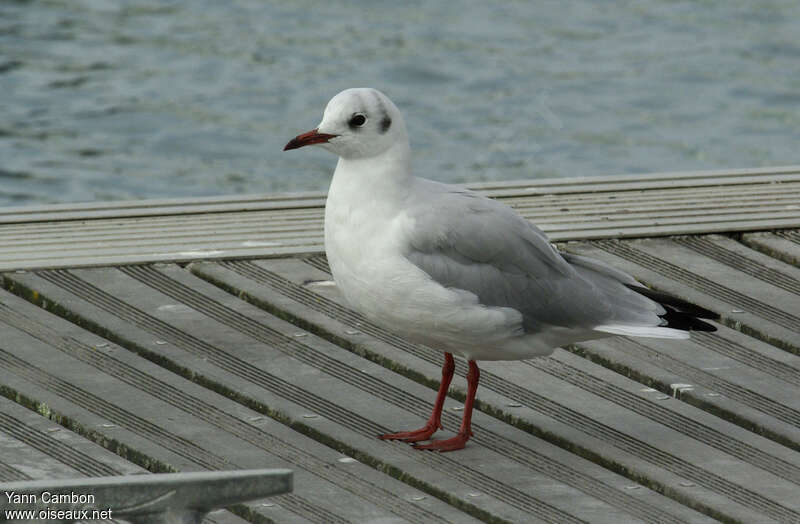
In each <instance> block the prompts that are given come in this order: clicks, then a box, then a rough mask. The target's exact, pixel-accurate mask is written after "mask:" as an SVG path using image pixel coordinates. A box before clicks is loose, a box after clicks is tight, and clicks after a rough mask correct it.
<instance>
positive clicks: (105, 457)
mask: <svg viewBox="0 0 800 524" xmlns="http://www.w3.org/2000/svg"><path fill="white" fill-rule="evenodd" d="M0 473H4V474H0V491H2V492H3V493H2V494H0V495H2V497H3V498H2V500H0V507H2V508H3V509H21V508H20V507H18V506H17V505H9V504H8V497H7V496H5V493H9V492H10V491H11V490H14V491H19V490H18V489H17V488H15V487H13V486H12V484H13V483H14V482H16V481H22V480H32V479H42V480H44V479H47V481H49V482H52V481H53V480H55V479H74V478H75V477H77V476H86V477H98V476H103V475H128V476H129V477H130V476H131V475H136V476H137V478H142V477H140V475H142V474H143V473H148V471H147V470H144V469H142V468H141V467H139V466H137V465H135V464H133V463H131V462H128V461H127V460H125V459H123V458H122V457H120V456H118V455H116V454H114V453H112V452H111V451H108V450H106V449H105V448H103V447H101V446H99V445H97V444H95V443H94V442H91V441H89V440H87V439H85V438H84V437H82V436H80V435H77V434H76V433H73V432H72V431H70V430H69V429H67V428H64V427H63V426H60V425H58V424H56V423H54V422H52V421H51V420H49V419H48V418H45V417H43V416H42V415H40V414H39V413H37V412H35V411H31V410H30V409H26V408H24V407H22V406H20V405H18V404H16V403H15V402H12V401H10V400H8V399H6V398H2V397H0ZM77 493H81V491H80V490H78V491H77ZM49 520H53V519H49ZM104 522H106V521H104ZM107 522H110V521H107ZM205 522H208V523H216V524H243V523H244V522H246V521H245V520H243V519H241V518H239V517H237V516H236V515H233V514H232V513H230V512H229V511H225V510H221V511H214V512H212V514H211V515H210V516H209V517H207V518H206V519H205Z"/></svg>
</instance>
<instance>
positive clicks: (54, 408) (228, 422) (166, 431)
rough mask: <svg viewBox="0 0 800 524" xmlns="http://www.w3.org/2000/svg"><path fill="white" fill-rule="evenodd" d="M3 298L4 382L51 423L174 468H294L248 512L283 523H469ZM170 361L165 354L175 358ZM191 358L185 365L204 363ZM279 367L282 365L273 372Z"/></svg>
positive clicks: (150, 343) (0, 347)
mask: <svg viewBox="0 0 800 524" xmlns="http://www.w3.org/2000/svg"><path fill="white" fill-rule="evenodd" d="M133 291H134V292H135V290H133ZM2 295H3V298H2V300H3V303H4V304H5V305H4V306H3V307H2V308H0V318H2V327H3V334H4V337H3V341H2V342H0V361H2V365H0V383H2V384H3V385H4V386H5V387H6V388H8V389H9V390H11V391H14V392H17V393H19V394H22V395H25V396H26V397H28V398H32V399H35V400H36V401H38V402H42V403H44V404H45V405H47V406H48V409H49V410H51V412H52V413H53V414H54V416H58V417H59V418H61V419H62V420H65V421H66V422H68V423H70V424H77V425H79V426H80V427H82V428H86V430H87V431H89V430H91V431H92V432H97V433H98V434H100V435H102V438H103V439H104V440H105V439H108V440H110V441H117V442H120V443H122V445H123V446H124V447H125V448H127V449H129V450H132V451H133V452H134V453H135V455H137V456H139V457H141V459H142V460H145V461H147V462H150V463H154V464H156V465H157V464H162V465H166V464H169V465H171V466H173V467H175V468H177V469H179V470H181V471H198V470H207V469H210V470H226V469H236V468H239V469H249V468H253V467H279V468H289V469H292V470H294V471H295V483H296V484H295V486H296V488H295V492H294V493H293V494H291V495H282V496H279V497H275V498H274V499H273V500H271V501H270V502H274V503H275V506H270V505H262V504H260V503H255V504H247V506H248V508H250V510H251V511H255V512H257V513H259V514H262V516H263V517H266V518H274V519H275V520H276V521H279V522H292V521H299V520H302V519H309V518H312V519H315V520H322V521H327V522H341V521H343V520H345V521H347V520H350V521H365V520H369V519H379V518H389V517H392V516H395V517H397V516H399V517H400V518H406V519H407V520H412V521H415V520H416V521H423V520H426V521H429V522H437V521H443V520H464V521H469V520H470V519H469V517H468V516H467V515H465V514H463V513H461V512H460V511H457V510H455V509H453V508H450V507H449V506H446V505H443V504H442V503H441V502H439V501H438V500H436V499H433V498H432V497H426V498H424V499H421V500H419V501H417V500H416V497H424V496H425V494H424V493H421V492H420V491H418V490H415V489H413V488H411V487H410V486H407V485H404V484H401V483H399V482H398V481H396V480H395V479H393V478H391V477H389V476H387V475H383V474H381V473H379V472H377V471H376V470H374V469H371V468H369V467H367V466H366V465H364V464H361V463H359V462H358V461H350V460H349V459H348V458H347V457H346V456H344V455H342V454H341V453H340V452H337V451H334V450H333V449H330V448H328V447H326V446H324V445H322V444H319V443H317V442H315V441H314V440H312V439H310V438H308V437H306V436H304V435H302V434H300V433H297V432H294V431H293V430H292V429H290V428H289V427H287V426H286V425H284V424H281V423H278V422H276V421H275V420H273V419H271V418H269V417H268V416H265V415H264V414H263V413H259V412H256V411H253V410H251V409H248V408H246V407H245V406H243V405H241V404H237V403H235V402H233V401H231V400H228V399H226V398H225V397H223V396H221V395H219V394H217V393H215V392H213V391H211V390H209V389H206V388H204V387H202V386H200V385H197V384H195V383H193V382H190V381H188V380H186V379H184V378H181V377H180V376H179V375H177V374H175V373H172V372H170V371H168V370H167V369H165V368H163V367H159V366H157V365H155V364H153V363H151V362H149V361H147V360H145V359H143V358H141V357H139V356H138V355H136V354H135V353H132V352H129V351H126V350H124V349H122V348H120V347H119V346H116V345H115V344H113V343H109V342H108V341H107V340H104V339H102V338H100V337H98V336H97V335H93V334H90V333H88V332H86V331H84V330H82V329H80V328H78V327H77V326H75V325H74V324H70V323H69V322H66V321H64V320H61V319H59V318H57V317H54V316H53V315H51V314H48V313H45V312H44V311H43V310H41V309H39V308H37V307H36V306H34V305H32V304H30V303H27V302H25V301H23V300H22V299H20V298H18V297H13V296H8V294H7V293H3V294H2ZM60 298H61V297H59V298H58V299H56V300H57V302H55V303H58V304H59V305H60V306H63V305H64V304H65V303H67V302H68V301H70V300H72V299H66V297H64V298H65V300H60ZM161 300H162V301H163V298H162V299H161ZM161 303H162V304H163V302H161ZM9 304H10V305H11V306H10V307H9V306H8V305H9ZM168 305H169V304H168ZM155 309H157V308H155ZM186 309H189V308H185V309H184V310H182V309H181V308H165V309H161V310H160V311H157V312H156V311H154V313H155V314H157V315H159V316H167V317H170V316H171V317H177V318H187V317H189V315H187V311H186ZM141 314H142V313H136V315H141ZM137 318H138V317H137ZM148 318H151V317H148ZM117 322H118V323H117V325H113V324H112V325H110V326H107V327H109V328H113V329H111V330H110V331H109V332H108V334H109V336H112V335H113V336H122V337H127V336H128V335H129V334H130V333H129V332H126V331H125V330H123V329H119V328H120V327H122V326H120V324H119V321H117ZM153 322H154V321H153ZM123 325H124V324H123ZM141 333H142V335H143V338H140V339H135V338H134V339H133V341H135V342H136V343H137V344H138V345H139V346H140V347H139V348H138V349H140V350H144V351H158V350H160V349H162V348H163V349H166V348H169V347H170V344H169V342H168V343H167V344H162V343H161V342H167V341H165V340H163V339H162V338H159V336H158V335H157V334H153V333H149V332H146V331H141ZM222 334H223V333H220V335H222ZM183 336H187V335H183ZM98 345H99V346H100V347H98ZM250 346H251V348H250V349H251V350H252V351H254V352H256V353H258V354H259V355H260V356H263V349H262V348H263V345H261V344H259V343H258V342H254V341H252V342H250ZM133 349H137V347H133ZM230 349H231V350H234V351H235V350H238V349H239V347H238V346H235V347H231V348H230ZM164 353H165V356H167V357H168V356H169V354H170V352H169V351H166V352H164ZM189 356H190V358H189V360H188V361H187V362H183V363H182V364H190V363H191V362H193V361H197V360H199V359H197V358H196V357H192V356H191V355H189ZM166 363H167V361H162V364H166ZM273 365H275V362H274V361H273V362H270V364H269V365H268V366H267V367H268V368H269V367H271V366H273ZM167 367H169V366H167ZM202 375H203V374H202V373H200V374H199V375H198V376H202ZM212 378H213V377H212ZM229 387H230V388H231V390H235V391H237V392H245V391H247V390H248V387H247V384H246V383H237V384H230V385H229ZM252 401H253V403H254V405H262V406H263V405H266V406H270V407H269V408H266V407H265V408H264V409H265V410H266V411H267V412H268V413H272V412H271V411H270V409H273V408H274V407H275V406H274V405H270V403H269V400H268V399H267V398H265V397H261V396H259V397H254V398H253V399H252ZM285 407H286V406H285V405H284V406H281V408H285ZM281 411H283V412H284V413H290V414H291V417H292V418H293V419H295V418H296V419H297V420H299V421H305V420H306V419H305V418H304V417H303V415H304V414H307V413H309V411H308V410H307V409H306V410H303V411H302V412H299V409H298V408H297V407H295V408H294V409H289V410H285V409H282V410H281ZM278 413H279V412H278ZM340 459H343V460H340ZM447 515H458V517H456V518H448V517H447Z"/></svg>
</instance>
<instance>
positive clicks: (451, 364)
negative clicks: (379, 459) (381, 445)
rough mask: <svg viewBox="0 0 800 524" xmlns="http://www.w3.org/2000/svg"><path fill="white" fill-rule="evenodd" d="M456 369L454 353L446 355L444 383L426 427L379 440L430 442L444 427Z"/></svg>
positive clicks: (383, 436)
mask: <svg viewBox="0 0 800 524" xmlns="http://www.w3.org/2000/svg"><path fill="white" fill-rule="evenodd" d="M455 369H456V363H455V361H454V360H453V355H452V353H445V354H444V365H442V383H441V384H440V385H439V393H438V394H437V395H436V403H435V404H434V406H433V412H432V413H431V416H430V418H429V419H428V422H426V423H425V425H424V426H422V427H421V428H419V429H416V430H414V431H401V432H400V433H387V434H386V435H378V438H380V439H383V440H403V441H405V442H419V441H420V440H428V439H429V438H431V435H433V434H434V433H436V430H438V429H440V428H441V427H442V408H443V407H444V399H445V397H446V396H447V390H448V389H449V388H450V380H452V378H453V372H454V371H455Z"/></svg>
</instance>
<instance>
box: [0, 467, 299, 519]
mask: <svg viewBox="0 0 800 524" xmlns="http://www.w3.org/2000/svg"><path fill="white" fill-rule="evenodd" d="M292 482H293V477H292V471H291V470H288V469H250V470H237V471H209V472H205V471H204V472H194V473H160V474H153V475H125V476H119V477H90V478H78V479H63V480H31V481H20V482H8V483H0V491H1V492H2V493H0V520H11V519H12V518H14V517H13V516H12V515H13V514H12V513H10V512H11V511H15V512H17V513H16V515H18V516H19V518H20V519H31V520H35V521H44V520H54V521H59V520H61V521H65V522H70V521H74V520H83V519H112V518H122V519H125V520H127V521H130V522H132V523H134V524H199V523H200V522H201V521H202V520H203V517H205V515H206V514H207V513H208V512H210V511H212V510H215V509H219V508H224V507H226V506H230V505H232V504H237V503H241V502H246V501H249V500H255V499H260V498H264V497H267V496H270V495H279V494H281V493H288V492H290V491H292ZM59 512H61V513H59Z"/></svg>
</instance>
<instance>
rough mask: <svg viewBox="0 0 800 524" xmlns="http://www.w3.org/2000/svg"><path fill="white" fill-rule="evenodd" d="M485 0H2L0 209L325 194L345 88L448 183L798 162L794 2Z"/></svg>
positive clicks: (798, 18)
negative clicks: (321, 141)
mask: <svg viewBox="0 0 800 524" xmlns="http://www.w3.org/2000/svg"><path fill="white" fill-rule="evenodd" d="M400 4H403V5H400ZM498 4H499V5H495V3H492V2H478V1H470V2H459V3H458V4H457V5H458V8H457V9H454V6H455V5H456V4H454V3H453V2H443V1H442V2H417V3H406V2H380V1H379V2H344V3H340V5H338V6H333V5H332V3H327V2H311V1H293V2H286V1H280V2H277V1H269V0H239V1H229V2H217V1H208V0H192V1H189V0H183V1H173V2H154V1H111V0H107V1H103V0H60V1H59V0H50V1H30V2H11V1H8V0H2V1H0V205H20V204H30V203H46V202H72V201H90V200H111V199H128V198H145V197H174V196H191V195H217V194H228V193H262V192H271V191H290V190H314V189H325V188H326V187H327V184H328V181H329V177H330V173H331V172H332V170H333V167H334V164H335V160H334V158H333V157H332V156H330V155H328V154H327V153H325V152H323V151H308V150H302V151H293V152H287V153H283V152H282V151H281V148H282V146H283V145H284V144H285V143H286V141H287V140H288V139H289V138H291V137H292V136H294V135H295V134H297V133H298V132H301V131H305V130H307V129H310V128H312V127H314V126H315V125H316V124H317V123H318V122H319V119H320V116H321V114H322V109H323V108H324V105H325V103H326V102H327V100H328V99H329V98H330V97H331V96H332V95H334V94H335V93H337V92H338V91H340V90H342V89H344V88H347V87H353V86H372V87H377V88H379V89H381V90H383V91H385V92H386V93H387V94H388V95H389V96H390V97H391V98H392V99H393V100H394V101H395V102H396V103H397V105H398V106H399V107H400V108H401V110H403V111H404V112H405V115H406V120H407V124H408V127H409V129H410V132H411V140H412V147H413V148H414V149H415V160H414V165H415V169H416V171H417V173H418V174H421V175H423V176H427V177H430V178H435V179H438V180H442V181H451V182H462V181H475V180H493V179H520V178H536V177H546V176H547V177H549V176H576V175H600V174H617V173H633V172H637V173H638V172H653V171H668V170H669V171H672V170H690V169H710V168H725V167H746V166H760V165H782V164H792V163H799V162H798V159H799V158H798V146H799V145H800V43H798V42H799V40H798V35H800V2H797V1H796V0H787V1H777V0H776V1H759V2H750V1H727V2H713V1H706V2H674V1H657V0H644V1H606V2H594V1H588V0H587V1H583V2H578V1H576V2H570V3H564V2H555V1H551V2H543V1H537V2H528V1H518V2H503V3H498ZM567 5H568V6H569V8H568V9H567V8H565V6H567ZM409 6H411V7H409Z"/></svg>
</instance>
